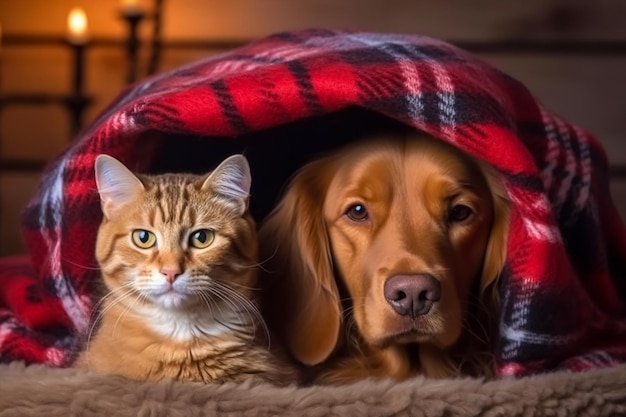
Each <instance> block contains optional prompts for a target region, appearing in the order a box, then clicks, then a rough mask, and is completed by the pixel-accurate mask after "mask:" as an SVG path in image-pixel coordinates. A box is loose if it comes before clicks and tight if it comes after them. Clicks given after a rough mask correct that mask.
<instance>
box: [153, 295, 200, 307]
mask: <svg viewBox="0 0 626 417" xmlns="http://www.w3.org/2000/svg"><path fill="white" fill-rule="evenodd" d="M150 298H151V299H152V302H153V303H155V304H157V305H159V306H161V307H165V308H168V309H179V308H182V307H185V306H187V305H189V304H190V302H191V301H192V300H190V297H189V295H187V294H181V293H179V292H176V291H168V292H166V293H163V294H160V295H157V296H154V295H153V296H152V297H150Z"/></svg>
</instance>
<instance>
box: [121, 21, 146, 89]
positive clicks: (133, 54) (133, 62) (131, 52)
mask: <svg viewBox="0 0 626 417" xmlns="http://www.w3.org/2000/svg"><path fill="white" fill-rule="evenodd" d="M145 17H146V13H145V12H144V11H143V10H141V9H132V10H128V11H122V18H123V19H124V20H125V21H126V25H127V28H128V37H127V41H126V51H127V56H128V72H127V75H126V82H127V83H128V84H130V83H133V82H135V81H136V80H137V69H138V61H139V57H138V52H139V44H140V42H139V36H138V33H137V32H138V28H139V24H140V23H141V21H142V20H143V19H144V18H145Z"/></svg>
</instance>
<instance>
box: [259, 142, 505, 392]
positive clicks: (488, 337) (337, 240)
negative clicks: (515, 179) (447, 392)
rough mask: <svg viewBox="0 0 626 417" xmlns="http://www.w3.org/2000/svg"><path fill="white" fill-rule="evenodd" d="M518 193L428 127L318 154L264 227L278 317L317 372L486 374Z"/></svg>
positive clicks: (272, 318) (273, 321)
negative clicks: (509, 192) (512, 199)
mask: <svg viewBox="0 0 626 417" xmlns="http://www.w3.org/2000/svg"><path fill="white" fill-rule="evenodd" d="M509 206H510V205H509V202H508V199H507V196H506V191H505V189H504V187H503V186H502V184H501V183H500V181H499V180H498V175H497V174H496V172H495V170H494V169H492V168H490V167H489V166H487V164H485V163H483V162H480V161H478V160H476V159H474V158H471V157H469V156H468V155H466V154H464V153H462V152H461V151H459V150H458V149H456V148H455V147H453V146H451V145H449V144H446V143H445V142H443V141H441V140H438V139H434V138H431V137H428V136H426V135H424V134H420V133H416V134H415V135H409V136H408V137H401V138H375V139H373V140H367V141H361V142H358V143H356V144H353V145H350V146H348V147H347V148H345V149H343V150H340V151H338V152H335V153H334V154H331V155H329V156H326V157H323V158H321V159H318V160H315V161H313V162H310V163H309V164H307V165H306V166H304V167H303V168H302V169H301V170H300V171H299V172H298V173H297V174H296V176H295V177H294V178H293V179H292V182H291V183H290V185H289V187H288V188H287V189H286V192H285V195H284V196H283V198H282V200H281V201H280V202H279V204H278V205H277V206H276V208H275V209H274V210H273V211H272V212H271V213H270V214H269V215H268V217H267V218H266V219H265V221H264V222H263V224H262V226H261V228H260V239H261V247H262V258H261V259H266V260H267V263H266V265H265V269H266V272H267V273H266V276H265V278H264V279H265V280H266V282H267V288H266V291H267V294H266V295H265V296H264V298H265V300H266V305H265V307H264V310H265V314H266V318H267V321H268V324H269V325H270V327H271V328H272V329H273V330H274V331H275V332H276V333H277V335H278V336H279V338H280V339H281V340H282V341H283V342H284V343H285V344H286V346H287V349H288V351H289V352H290V353H291V354H292V355H293V357H294V358H295V359H296V360H298V361H299V362H300V363H302V364H304V365H311V366H312V365H316V366H313V367H311V368H309V369H310V370H311V371H313V380H314V381H315V382H320V383H340V382H351V381H356V380H358V379H361V378H367V377H391V378H395V379H398V380H402V379H405V378H408V377H410V376H412V375H416V374H424V375H427V376H436V377H443V376H452V375H460V374H473V375H490V374H491V371H492V364H491V363H490V356H489V349H490V347H491V346H490V344H491V342H492V333H493V327H494V326H493V323H494V322H495V321H496V320H497V317H498V312H497V305H496V304H497V299H496V298H497V297H494V294H495V291H494V290H493V287H495V286H494V282H495V281H496V278H497V277H498V275H499V273H500V271H501V269H502V268H503V264H504V260H505V255H506V243H507V234H508V223H509V221H508V219H509Z"/></svg>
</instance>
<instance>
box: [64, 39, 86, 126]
mask: <svg viewBox="0 0 626 417" xmlns="http://www.w3.org/2000/svg"><path fill="white" fill-rule="evenodd" d="M68 44H69V46H70V47H71V49H72V55H73V66H72V68H73V73H72V89H71V93H70V94H69V96H67V98H65V100H63V101H64V103H65V105H66V106H67V108H68V110H69V111H70V118H71V120H70V122H71V124H70V133H71V136H72V137H74V136H76V135H77V134H78V132H80V130H81V128H82V126H83V115H84V113H85V109H86V108H87V106H88V105H89V104H90V102H91V99H90V98H89V97H87V96H85V93H84V83H85V48H86V42H72V41H68Z"/></svg>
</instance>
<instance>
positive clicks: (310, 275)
mask: <svg viewBox="0 0 626 417" xmlns="http://www.w3.org/2000/svg"><path fill="white" fill-rule="evenodd" d="M318 169H322V167H321V166H320V165H319V164H314V165H308V166H306V167H305V168H304V169H303V170H301V171H300V173H299V174H298V175H297V176H296V177H295V178H294V180H293V181H292V183H291V185H290V187H289V188H288V190H287V192H286V194H285V196H284V197H283V199H282V201H281V202H280V203H279V204H278V206H277V207H276V208H275V209H274V210H273V211H272V212H271V213H270V214H269V216H268V217H267V218H266V219H265V221H264V222H263V224H262V225H261V227H260V230H259V239H260V241H259V242H260V253H261V259H260V261H261V264H262V265H266V266H264V267H263V269H264V270H265V271H266V275H265V276H264V277H263V279H269V280H271V281H272V282H271V283H266V288H267V289H268V291H267V292H266V294H264V296H263V297H262V298H263V300H262V302H263V305H264V308H263V310H264V314H265V315H266V320H268V324H269V326H270V328H271V329H272V328H273V330H274V331H277V332H278V333H279V334H281V336H282V339H283V340H284V341H285V343H286V344H287V347H288V349H289V351H290V353H291V354H292V355H293V356H294V357H295V358H296V359H297V360H299V361H300V362H302V363H304V364H306V365H315V364H318V363H320V362H322V361H324V360H325V359H326V358H327V357H328V356H329V355H330V354H331V353H332V352H333V350H334V349H335V346H336V345H337V341H338V338H339V332H340V326H341V320H342V314H341V303H340V298H339V292H338V290H337V285H336V282H335V276H334V272H333V265H332V258H331V249H330V244H329V240H328V234H327V232H326V226H325V223H324V217H323V213H322V205H323V203H324V196H325V191H326V184H325V181H323V179H322V177H323V174H319V175H317V174H315V173H316V172H318V171H317V170H318ZM262 284H263V283H262Z"/></svg>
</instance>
